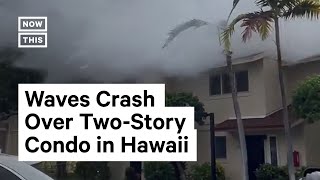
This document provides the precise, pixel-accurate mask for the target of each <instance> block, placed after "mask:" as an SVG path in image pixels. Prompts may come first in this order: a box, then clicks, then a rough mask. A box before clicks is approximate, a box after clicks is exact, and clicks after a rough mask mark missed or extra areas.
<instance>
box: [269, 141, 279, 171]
mask: <svg viewBox="0 0 320 180" xmlns="http://www.w3.org/2000/svg"><path fill="white" fill-rule="evenodd" d="M271 138H274V139H275V146H276V153H275V154H274V155H275V157H276V158H277V164H275V165H276V166H278V165H279V144H278V138H277V136H269V137H268V141H269V148H268V149H269V152H268V153H269V155H270V164H272V152H271Z"/></svg>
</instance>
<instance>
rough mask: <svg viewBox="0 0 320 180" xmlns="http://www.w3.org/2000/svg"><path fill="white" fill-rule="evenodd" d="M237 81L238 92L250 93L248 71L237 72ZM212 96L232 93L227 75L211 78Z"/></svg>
mask: <svg viewBox="0 0 320 180" xmlns="http://www.w3.org/2000/svg"><path fill="white" fill-rule="evenodd" d="M235 80H236V83H237V91H238V92H246V91H249V76H248V71H238V72H235ZM209 86H210V90H209V91H210V95H221V94H229V93H231V85H230V78H229V75H228V74H227V73H224V74H219V75H214V76H211V77H210V83H209Z"/></svg>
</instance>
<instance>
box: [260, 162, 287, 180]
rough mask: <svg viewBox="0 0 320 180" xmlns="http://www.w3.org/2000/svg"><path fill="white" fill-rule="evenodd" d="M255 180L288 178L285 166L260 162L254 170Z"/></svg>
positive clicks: (284, 179) (285, 179) (283, 179)
mask: <svg viewBox="0 0 320 180" xmlns="http://www.w3.org/2000/svg"><path fill="white" fill-rule="evenodd" d="M256 176H257V180H288V179H289V176H288V173H287V170H286V168H285V167H278V166H274V165H271V164H262V165H261V166H260V167H259V168H258V169H257V170H256Z"/></svg>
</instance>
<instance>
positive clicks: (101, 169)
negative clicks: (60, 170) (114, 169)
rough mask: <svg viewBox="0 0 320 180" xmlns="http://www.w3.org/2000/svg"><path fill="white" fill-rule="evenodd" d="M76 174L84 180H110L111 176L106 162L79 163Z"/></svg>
mask: <svg viewBox="0 0 320 180" xmlns="http://www.w3.org/2000/svg"><path fill="white" fill-rule="evenodd" d="M75 173H76V174H77V175H78V177H79V178H80V179H82V180H89V179H90V180H108V179H110V176H111V174H110V170H109V167H108V163H106V162H77V165H76V169H75Z"/></svg>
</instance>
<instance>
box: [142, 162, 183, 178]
mask: <svg viewBox="0 0 320 180" xmlns="http://www.w3.org/2000/svg"><path fill="white" fill-rule="evenodd" d="M144 177H145V179H146V180H163V179H166V180H177V178H176V177H175V173H174V168H173V166H172V164H171V163H168V162H145V163H144Z"/></svg>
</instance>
